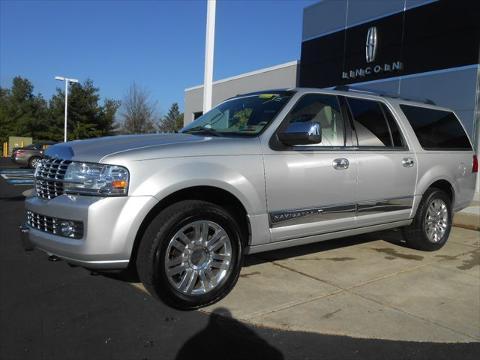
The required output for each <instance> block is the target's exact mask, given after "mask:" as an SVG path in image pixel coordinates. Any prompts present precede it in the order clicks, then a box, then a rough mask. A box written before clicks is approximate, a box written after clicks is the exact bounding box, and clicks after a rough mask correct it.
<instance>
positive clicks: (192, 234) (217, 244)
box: [165, 220, 232, 295]
mask: <svg viewBox="0 0 480 360" xmlns="http://www.w3.org/2000/svg"><path fill="white" fill-rule="evenodd" d="M231 264H232V243H231V240H230V238H229V236H228V234H227V232H226V231H225V230H224V229H223V228H222V227H221V226H220V225H218V224H217V223H214V222H212V221H207V220H200V221H194V222H192V223H189V224H187V225H185V226H184V227H182V228H181V229H180V230H178V231H177V232H176V233H175V235H174V236H173V237H172V238H171V239H170V242H169V244H168V247H167V251H166V253H165V272H166V275H167V278H168V281H169V282H170V284H171V285H172V286H173V287H174V288H175V289H177V290H178V291H179V292H181V293H183V294H186V295H202V294H206V293H208V292H209V291H211V290H213V289H215V287H216V286H217V285H218V284H220V283H221V281H222V280H223V279H224V278H225V276H226V275H227V272H228V270H229V269H230V267H231Z"/></svg>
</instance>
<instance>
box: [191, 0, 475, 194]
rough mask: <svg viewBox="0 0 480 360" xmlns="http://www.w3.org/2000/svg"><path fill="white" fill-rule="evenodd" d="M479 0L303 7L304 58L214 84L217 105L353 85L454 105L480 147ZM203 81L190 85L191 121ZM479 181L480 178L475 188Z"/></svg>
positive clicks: (363, 0)
mask: <svg viewBox="0 0 480 360" xmlns="http://www.w3.org/2000/svg"><path fill="white" fill-rule="evenodd" d="M479 14H480V1H473V0H471V1H469V0H441V1H431V0H388V1H383V0H323V1H320V2H318V3H316V4H314V5H311V6H309V7H307V8H305V9H304V13H303V33H302V44H301V57H300V61H292V62H289V63H286V64H280V65H277V66H273V67H269V68H266V69H260V70H257V71H253V72H249V73H245V74H240V75H238V76H233V77H230V78H226V79H221V80H218V81H215V82H214V83H213V96H212V97H213V105H216V104H218V103H219V102H221V101H223V100H225V99H227V98H229V97H232V96H235V95H237V94H241V93H246V92H251V91H258V90H265V89H278V88H291V87H295V86H301V87H315V88H332V87H335V86H339V85H352V86H354V87H358V88H364V89H368V90H373V91H378V92H382V93H385V94H391V95H394V96H399V97H403V98H408V99H429V100H431V101H433V102H434V103H435V104H437V105H440V106H445V107H448V108H451V109H453V110H454V111H455V112H456V114H457V115H458V116H459V118H460V120H461V121H462V123H463V125H464V127H465V129H466V130H467V132H468V133H469V135H470V138H471V139H472V141H473V142H474V146H475V148H476V151H477V152H478V148H479V146H478V144H479V137H480V130H479V125H478V122H479V120H478V119H479V111H480V109H479V92H480V83H479V81H480V75H479V74H480V71H479V70H480V67H479V54H480V46H479V44H480V21H479V19H478V15H479ZM202 106H203V86H201V85H200V86H195V87H191V88H187V89H185V123H189V122H191V121H193V120H194V119H195V118H196V117H198V116H200V115H201V114H202ZM479 183H480V181H477V191H478V186H479V185H480V184H479Z"/></svg>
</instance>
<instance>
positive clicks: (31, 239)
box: [21, 195, 157, 269]
mask: <svg viewBox="0 0 480 360" xmlns="http://www.w3.org/2000/svg"><path fill="white" fill-rule="evenodd" d="M156 203H157V200H156V199H155V198H154V197H151V196H132V197H129V196H125V197H109V198H102V197H94V196H71V195H61V196H58V197H56V198H54V199H51V200H46V199H42V198H39V197H36V196H34V197H30V198H27V199H26V200H25V208H26V210H30V211H32V212H34V213H37V214H41V215H45V216H50V217H56V218H61V219H69V220H74V221H80V222H82V223H83V227H84V232H83V237H82V238H81V239H72V238H67V237H63V236H59V235H54V234H52V233H49V232H45V231H43V230H39V229H37V228H33V227H31V226H27V225H25V226H24V227H23V228H21V232H22V231H23V235H22V238H23V240H22V241H23V243H24V247H25V248H38V249H40V250H43V251H45V252H46V253H48V254H51V255H56V256H58V257H60V258H63V259H65V260H66V261H68V262H69V263H72V264H76V265H80V266H84V267H87V268H92V269H122V268H126V267H127V266H128V263H129V261H130V255H131V252H132V248H133V243H134V241H135V237H136V235H137V232H138V229H139V228H140V225H141V223H142V221H143V219H145V217H146V215H147V214H148V212H149V211H150V209H151V208H153V206H154V205H155V204H156ZM22 229H23V230H22ZM27 229H28V230H27Z"/></svg>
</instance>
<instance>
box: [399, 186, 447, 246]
mask: <svg viewBox="0 0 480 360" xmlns="http://www.w3.org/2000/svg"><path fill="white" fill-rule="evenodd" d="M451 227H452V204H451V200H450V197H449V196H448V195H447V194H446V193H445V192H444V191H442V190H440V189H436V188H430V189H428V190H427V191H426V192H425V194H424V195H423V199H422V201H421V202H420V205H419V207H418V210H417V214H416V215H415V218H414V220H413V223H412V224H411V225H410V226H407V227H405V228H404V229H403V234H404V236H405V239H406V241H407V244H408V245H409V246H410V247H412V248H415V249H418V250H425V251H434V250H438V249H440V248H442V247H443V246H444V245H445V243H446V242H447V239H448V236H449V235H450V230H451Z"/></svg>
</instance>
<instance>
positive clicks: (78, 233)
mask: <svg viewBox="0 0 480 360" xmlns="http://www.w3.org/2000/svg"><path fill="white" fill-rule="evenodd" d="M62 222H70V223H72V224H73V229H74V231H73V233H72V234H71V235H70V236H65V235H63V234H62V233H61V231H60V227H61V223H62ZM27 224H28V226H30V227H32V228H34V229H38V230H41V231H44V232H47V233H50V234H54V235H59V236H65V237H70V238H74V239H81V238H82V237H83V223H82V222H80V221H72V220H65V219H59V218H55V217H51V216H45V215H41V214H38V213H34V212H33V211H30V210H27Z"/></svg>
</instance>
